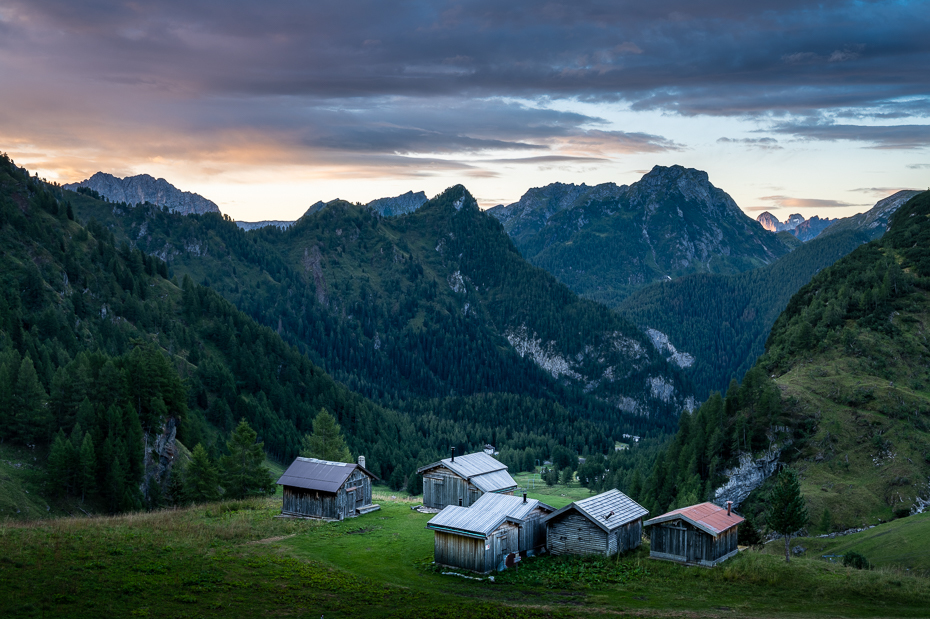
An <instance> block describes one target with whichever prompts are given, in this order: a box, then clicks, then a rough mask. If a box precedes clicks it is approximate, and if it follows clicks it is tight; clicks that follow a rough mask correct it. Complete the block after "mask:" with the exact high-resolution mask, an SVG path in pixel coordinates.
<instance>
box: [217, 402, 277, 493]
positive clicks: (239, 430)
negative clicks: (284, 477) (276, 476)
mask: <svg viewBox="0 0 930 619" xmlns="http://www.w3.org/2000/svg"><path fill="white" fill-rule="evenodd" d="M256 436H257V434H256V433H255V430H253V429H252V428H250V427H249V424H248V423H247V422H246V420H245V419H243V420H241V421H240V422H239V425H238V426H236V429H235V430H233V432H232V435H231V436H230V438H229V441H227V442H226V448H227V449H228V450H229V455H228V456H223V458H221V459H220V476H221V479H222V484H223V489H224V491H225V495H224V496H227V497H229V498H233V499H241V498H244V497H246V496H248V495H250V494H267V493H271V492H273V491H274V487H275V485H274V480H273V479H272V478H271V472H270V471H269V470H268V469H267V468H266V467H265V465H264V461H265V452H264V451H262V447H263V446H264V443H256V442H255V438H256Z"/></svg>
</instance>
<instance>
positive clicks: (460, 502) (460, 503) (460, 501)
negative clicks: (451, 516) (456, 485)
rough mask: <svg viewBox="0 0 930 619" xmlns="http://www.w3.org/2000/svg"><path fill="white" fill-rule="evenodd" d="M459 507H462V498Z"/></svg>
mask: <svg viewBox="0 0 930 619" xmlns="http://www.w3.org/2000/svg"><path fill="white" fill-rule="evenodd" d="M459 507H462V499H459Z"/></svg>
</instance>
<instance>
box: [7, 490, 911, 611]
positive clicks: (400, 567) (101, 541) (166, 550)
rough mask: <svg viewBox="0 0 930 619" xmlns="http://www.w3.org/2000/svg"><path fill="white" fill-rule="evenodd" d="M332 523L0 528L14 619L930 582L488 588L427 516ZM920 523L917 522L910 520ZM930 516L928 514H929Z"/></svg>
mask: <svg viewBox="0 0 930 619" xmlns="http://www.w3.org/2000/svg"><path fill="white" fill-rule="evenodd" d="M376 500H377V501H378V502H379V503H380V504H381V506H382V509H381V511H378V512H374V513H371V514H368V515H366V516H363V517H360V518H357V519H353V520H350V521H345V522H341V523H321V522H316V521H303V520H285V519H278V518H275V517H274V516H275V515H276V514H277V513H278V511H279V509H280V506H279V503H278V501H279V499H275V498H269V499H262V500H251V501H242V502H227V503H218V504H210V505H204V506H199V507H195V508H190V509H184V510H170V511H162V512H155V513H147V514H131V515H124V516H118V517H112V518H84V519H78V518H62V519H55V520H45V521H37V522H32V523H14V522H12V521H9V520H8V521H7V522H6V523H4V524H2V525H0V609H2V611H0V614H2V616H3V617H4V618H5V619H6V618H13V617H42V616H55V617H101V616H105V617H147V616H151V617H195V616H196V617H212V616H217V617H219V616H223V617H255V616H265V617H267V616H282V617H312V618H314V619H315V618H316V617H318V616H320V615H322V616H324V617H326V618H328V619H332V618H336V617H404V618H410V617H429V618H430V619H436V618H443V617H456V618H459V617H463V616H465V617H469V619H478V618H481V617H502V616H504V617H561V616H578V615H585V616H587V615H618V614H622V615H624V616H651V617H654V616H675V617H681V616H688V617H705V616H707V617H737V616H750V617H921V616H924V617H925V616H926V615H927V608H930V580H928V579H926V578H922V577H918V576H914V575H911V574H907V573H905V572H902V571H900V570H894V569H880V570H876V571H872V572H862V571H855V570H851V569H846V568H843V567H841V566H837V565H831V564H829V563H826V562H823V561H818V560H813V559H797V560H794V561H792V563H791V564H790V565H785V564H784V561H783V560H780V559H779V558H778V557H776V556H772V555H767V554H765V553H759V552H751V551H750V552H744V553H741V554H740V555H739V556H738V557H736V558H734V559H732V560H731V561H729V562H727V563H726V564H724V565H722V566H720V567H718V568H716V569H712V570H710V569H703V568H688V567H683V566H679V565H675V564H671V563H665V562H657V561H652V560H649V559H648V558H647V557H648V552H647V551H646V550H645V549H640V550H638V551H636V552H634V553H632V554H630V555H628V556H625V557H623V558H621V559H620V560H616V559H610V560H603V559H602V560H579V559H562V558H558V557H541V558H537V559H531V560H527V561H525V562H524V563H522V564H521V565H520V567H519V569H518V571H514V570H511V571H509V572H505V573H501V574H497V575H495V582H491V581H489V580H471V579H465V578H459V577H455V576H449V575H443V574H442V573H441V571H448V570H438V569H436V568H435V566H434V565H433V564H432V551H433V541H432V535H431V534H430V533H429V532H428V531H427V530H426V529H425V528H424V527H425V524H426V521H427V520H429V518H430V516H429V515H427V514H420V513H418V512H416V511H413V510H411V507H412V506H413V505H415V504H416V502H415V501H413V500H410V499H404V498H403V497H398V498H396V499H392V498H391V496H390V495H384V496H381V497H377V498H376ZM913 522H914V523H918V520H916V519H915V520H914V521H913ZM928 522H930V520H928Z"/></svg>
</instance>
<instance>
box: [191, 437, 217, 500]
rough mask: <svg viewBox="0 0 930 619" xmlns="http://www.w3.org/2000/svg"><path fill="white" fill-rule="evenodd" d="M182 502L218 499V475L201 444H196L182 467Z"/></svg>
mask: <svg viewBox="0 0 930 619" xmlns="http://www.w3.org/2000/svg"><path fill="white" fill-rule="evenodd" d="M182 477H183V480H184V482H183V483H184V490H183V494H184V500H185V501H190V502H192V503H205V502H208V501H215V500H216V499H217V498H219V490H218V486H219V475H218V473H217V471H216V467H215V466H214V465H213V462H212V461H211V460H210V456H209V454H207V450H206V449H204V447H203V444H202V443H197V446H196V447H194V450H193V451H192V452H191V459H190V461H189V462H188V463H187V466H185V467H184V474H183V476H182Z"/></svg>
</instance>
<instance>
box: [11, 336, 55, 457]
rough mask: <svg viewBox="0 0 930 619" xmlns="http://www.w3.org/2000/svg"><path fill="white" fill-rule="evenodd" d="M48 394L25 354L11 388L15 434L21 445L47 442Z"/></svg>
mask: <svg viewBox="0 0 930 619" xmlns="http://www.w3.org/2000/svg"><path fill="white" fill-rule="evenodd" d="M47 402H48V394H46V393H45V388H44V387H42V383H40V382H39V376H38V374H37V373H36V369H35V366H34V365H33V364H32V358H31V357H30V356H29V355H28V354H27V355H26V356H25V357H24V358H23V361H22V363H20V365H19V371H18V372H17V373H16V385H15V386H14V387H13V397H12V404H13V415H14V419H15V421H14V424H15V429H16V434H17V437H18V438H19V440H20V441H21V442H23V443H26V444H28V443H32V442H33V441H35V440H37V439H40V440H43V442H44V440H48V429H49V419H48V416H49V415H48V410H47V408H46V405H47Z"/></svg>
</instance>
